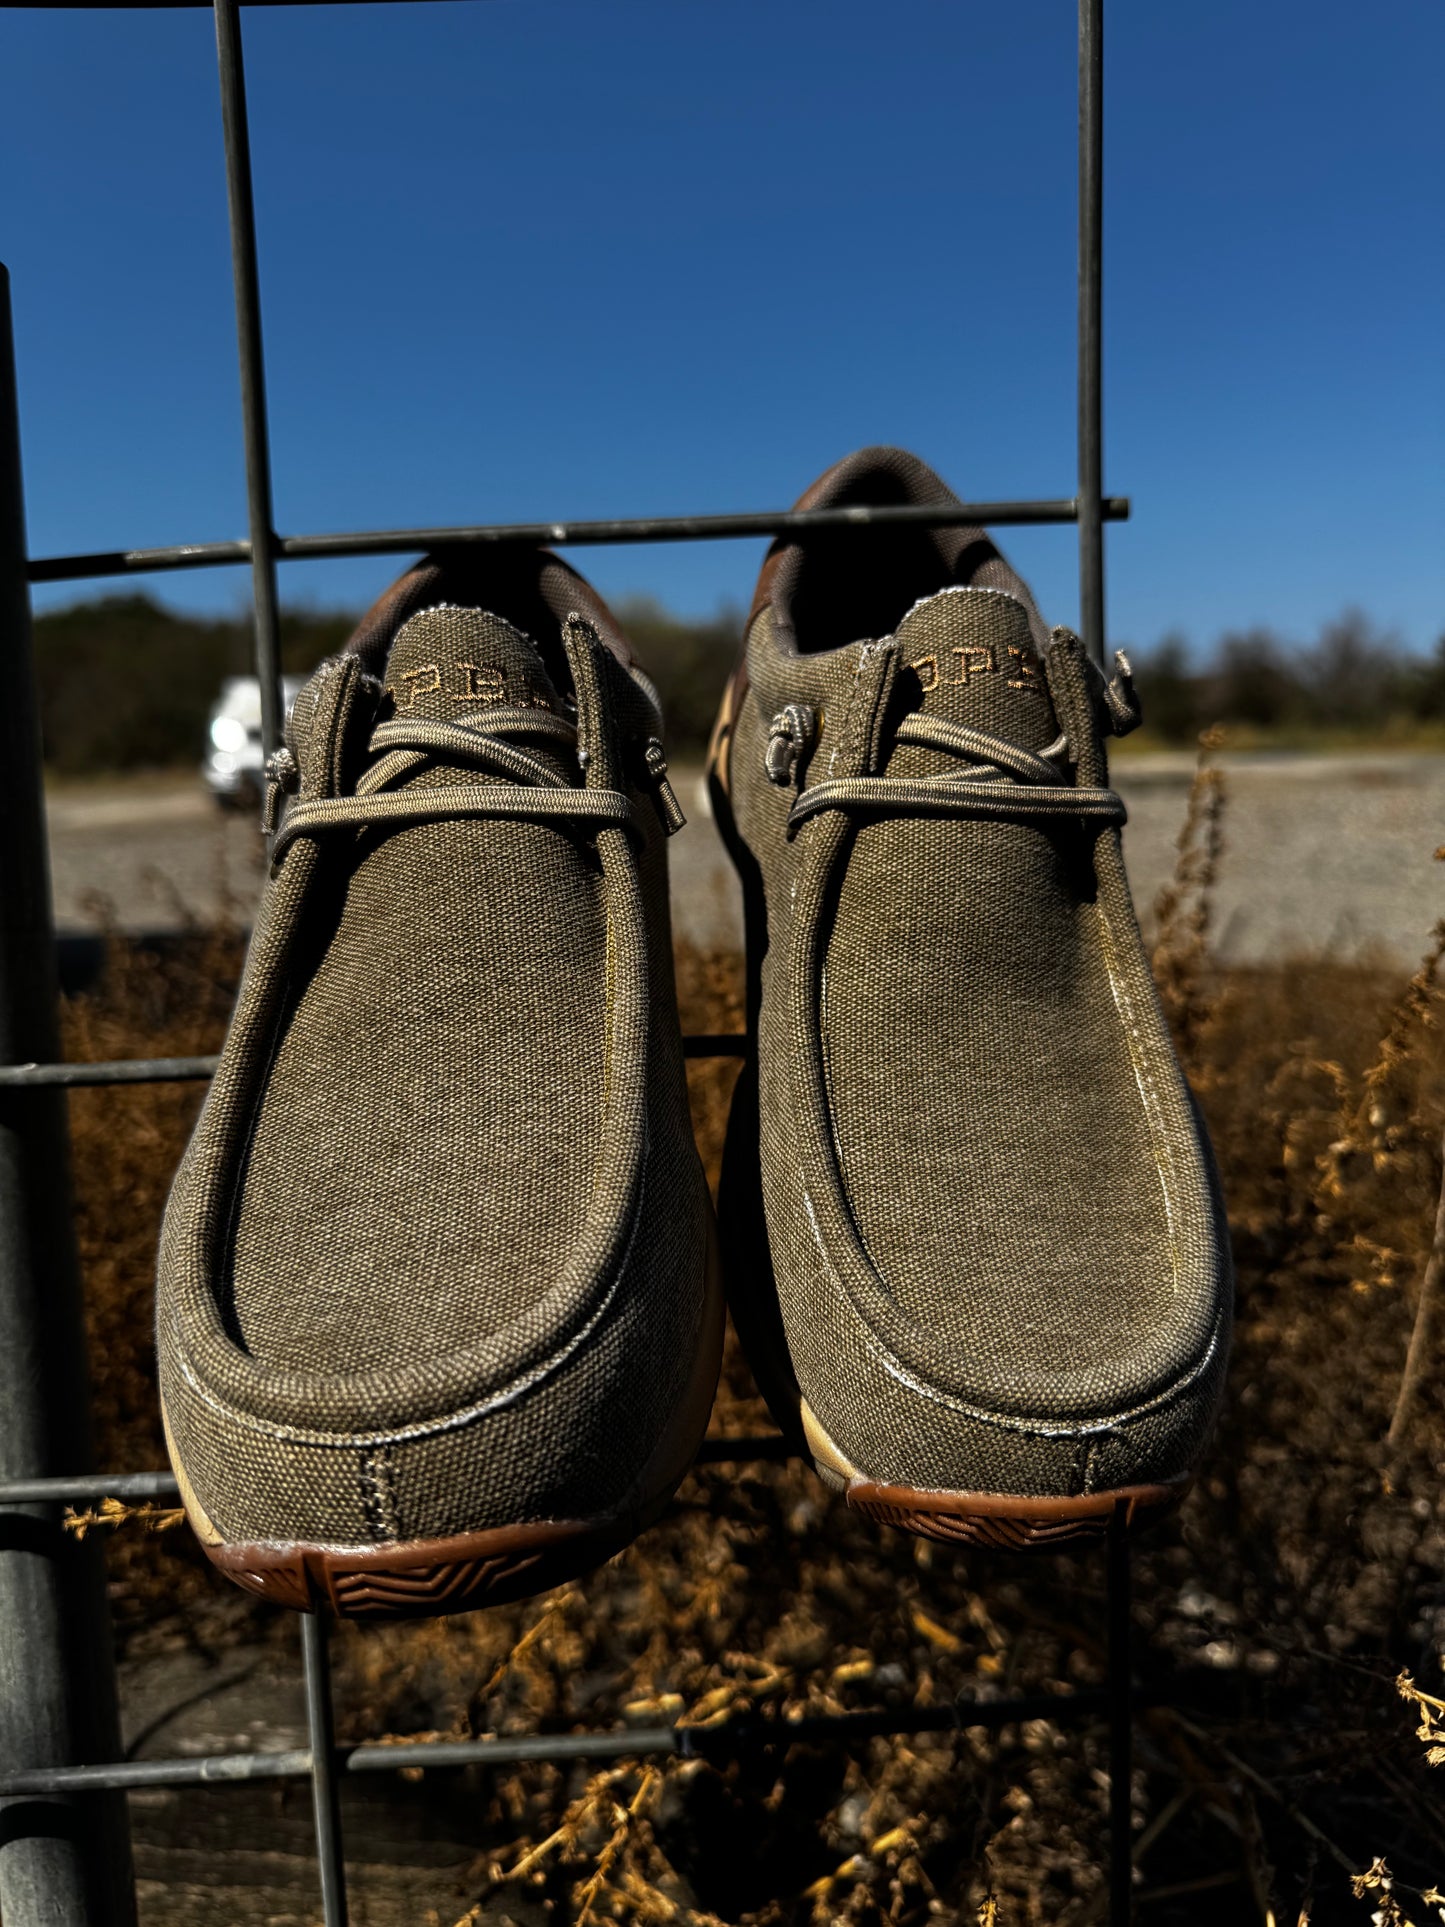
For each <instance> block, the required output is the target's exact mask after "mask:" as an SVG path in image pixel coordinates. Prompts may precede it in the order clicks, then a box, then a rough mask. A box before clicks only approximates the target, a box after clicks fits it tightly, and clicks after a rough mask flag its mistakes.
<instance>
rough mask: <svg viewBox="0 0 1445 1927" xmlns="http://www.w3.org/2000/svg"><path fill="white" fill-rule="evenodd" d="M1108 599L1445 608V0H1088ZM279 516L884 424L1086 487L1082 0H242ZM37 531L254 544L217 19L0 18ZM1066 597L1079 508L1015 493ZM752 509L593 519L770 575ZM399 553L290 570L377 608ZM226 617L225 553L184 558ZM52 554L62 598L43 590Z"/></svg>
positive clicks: (1188, 619) (703, 505)
mask: <svg viewBox="0 0 1445 1927" xmlns="http://www.w3.org/2000/svg"><path fill="white" fill-rule="evenodd" d="M1107 16H1108V30H1107V68H1106V89H1107V99H1106V114H1107V123H1106V125H1107V132H1106V197H1107V198H1106V232H1105V290H1106V292H1105V337H1106V364H1105V406H1106V454H1105V485H1106V487H1107V488H1109V489H1110V490H1112V491H1116V492H1120V493H1128V494H1131V495H1132V496H1133V498H1134V505H1135V510H1134V520H1133V521H1132V523H1130V524H1128V525H1126V526H1123V527H1118V528H1114V529H1112V530H1111V531H1110V533H1109V538H1108V584H1109V627H1110V632H1111V636H1112V638H1113V639H1114V640H1115V641H1116V642H1117V641H1125V640H1127V641H1133V642H1142V643H1148V642H1150V641H1152V640H1153V639H1155V638H1156V637H1157V636H1158V635H1160V634H1161V633H1162V632H1163V631H1165V630H1167V629H1171V628H1178V629H1182V630H1183V631H1184V632H1185V633H1186V634H1187V635H1188V636H1189V637H1191V638H1192V639H1193V640H1194V641H1195V642H1196V643H1200V644H1206V643H1208V642H1209V641H1211V640H1212V639H1213V638H1214V636H1216V635H1217V634H1218V633H1219V632H1220V631H1221V630H1224V629H1226V628H1229V627H1240V626H1244V625H1247V624H1251V623H1254V622H1267V623H1270V624H1273V625H1275V626H1277V627H1278V628H1280V629H1281V630H1282V631H1284V632H1285V633H1286V634H1287V635H1292V636H1295V637H1300V638H1304V637H1308V636H1311V635H1312V634H1313V633H1314V632H1315V631H1316V630H1317V629H1318V627H1319V625H1320V624H1321V623H1322V622H1324V621H1326V620H1327V619H1329V618H1330V617H1331V616H1332V615H1334V614H1336V613H1337V612H1338V611H1340V610H1341V609H1342V608H1343V607H1344V606H1346V605H1348V604H1352V603H1353V604H1358V605H1360V606H1362V607H1364V608H1365V609H1366V610H1368V611H1369V612H1370V613H1371V614H1372V615H1373V616H1374V617H1375V618H1376V619H1377V620H1378V621H1379V622H1381V623H1382V624H1385V625H1388V626H1391V627H1394V628H1396V629H1398V630H1399V632H1400V633H1401V634H1402V635H1403V636H1404V637H1405V638H1406V639H1407V640H1408V641H1409V642H1410V643H1412V644H1414V645H1416V646H1420V647H1424V646H1427V645H1429V644H1430V643H1431V642H1433V640H1434V638H1435V637H1436V636H1437V635H1438V634H1439V633H1440V632H1441V631H1442V629H1445V540H1442V533H1445V357H1442V352H1441V342H1442V319H1441V317H1442V314H1445V192H1442V189H1445V121H1442V117H1441V115H1440V113H1439V92H1438V90H1439V81H1440V75H1441V73H1442V71H1445V8H1441V7H1440V6H1439V5H1438V4H1437V3H1436V0H1376V4H1375V5H1373V6H1372V7H1371V8H1370V9H1369V11H1368V13H1367V14H1366V13H1362V12H1361V10H1360V9H1359V8H1358V7H1355V6H1345V5H1343V4H1337V3H1336V4H1330V3H1322V0H1314V3H1313V4H1309V3H1307V0H1269V4H1268V5H1265V6H1261V5H1259V4H1258V0H1255V3H1254V4H1251V5H1244V4H1241V0H1218V3H1217V4H1215V5H1213V6H1210V7H1207V8H1205V7H1184V6H1177V5H1160V4H1158V0H1109V4H1108V7H1107ZM244 31H245V42H246V55H247V69H248V83H249V88H250V96H251V108H252V122H253V150H254V162H255V170H256V192H257V220H258V228H259V235H260V243H261V262H262V266H261V277H262V304H263V312H264V320H265V327H266V348H267V362H268V376H269V384H270V394H271V404H272V415H273V455H274V464H275V493H276V504H277V519H278V524H279V526H280V527H281V528H282V529H283V530H285V531H288V532H298V533H299V532H308V533H309V532H314V531H318V530H327V529H338V528H348V527H378V526H397V525H407V524H425V523H428V522H431V523H437V522H443V523H445V522H460V521H471V520H531V519H534V518H539V519H540V518H552V517H557V516H567V517H582V516H593V515H610V514H653V513H662V514H666V513H680V512H685V511H689V510H726V509H736V508H748V507H757V508H764V507H773V506H782V505H785V504H786V503H788V502H789V501H791V499H792V498H793V497H794V496H795V495H796V494H797V493H798V492H799V490H800V489H801V488H802V487H803V486H804V485H805V484H806V483H807V482H808V481H809V480H811V478H812V477H813V475H814V474H815V473H816V472H817V471H818V470H819V469H820V468H822V467H824V466H826V465H827V464H828V463H829V462H831V461H832V460H834V459H835V458H836V457H837V456H838V455H840V454H842V453H844V452H845V451H846V450H847V449H849V448H851V447H854V446H857V445H858V444H860V443H862V442H865V441H870V440H890V441H899V442H902V443H904V444H905V445H908V446H911V447H913V448H915V449H916V450H917V451H918V452H919V453H920V454H922V455H924V456H925V457H926V458H927V459H928V460H930V461H932V462H933V463H934V465H935V466H937V467H938V468H940V469H941V470H942V472H943V473H944V475H945V476H946V477H947V478H948V479H949V480H950V481H951V482H952V484H953V485H954V486H955V487H956V488H957V489H959V491H960V492H961V493H964V494H967V495H972V496H974V497H979V498H983V497H990V496H992V497H1002V496H1013V495H1063V494H1070V493H1072V491H1073V485H1074V484H1073V476H1074V439H1073V436H1074V395H1073V379H1074V363H1073V354H1074V332H1073V331H1074V313H1075V299H1074V218H1075V181H1074V155H1075V119H1074V115H1075V106H1074V79H1075V48H1074V12H1073V8H1072V6H1071V5H1070V4H1069V0H1020V3H1019V4H1016V5H1013V6H1008V7H1000V6H986V5H984V4H982V0H890V4H888V5H886V6H881V7H880V6H878V5H876V4H874V5H869V6H865V5H863V4H861V3H860V0H783V3H782V4H779V0H729V4H727V5H721V4H717V3H716V0H713V3H712V4H701V0H667V3H664V0H458V3H455V4H437V5H425V4H422V5H395V4H391V5H378V6H362V7H350V8H348V7H307V6H297V7H277V8H261V9H255V10H251V11H248V12H247V13H246V14H245V16H244ZM0 49H3V57H0V181H3V183H4V194H3V203H0V205H3V215H0V258H3V259H4V260H6V262H7V263H8V265H9V267H10V270H11V273H12V277H13V298H14V306H15V316H16V335H17V354H18V359H19V366H20V380H21V407H22V426H23V433H24V438H25V465H26V485H27V491H28V508H29V519H30V531H31V547H32V549H33V551H34V552H35V553H37V554H49V553H54V552H56V551H60V550H69V549H89V548H106V547H121V546H130V545H136V546H145V545H151V544H158V543H168V542H174V541H180V540H205V539H211V538H219V537H226V536H230V535H234V534H239V533H242V532H243V530H244V521H245V515H244V487H243V477H242V467H241V449H240V428H239V410H238V401H237V380H236V366H235V354H234V347H233V342H232V335H231V329H232V307H231V290H230V283H229V270H228V257H227V244H226V235H225V218H224V214H225V187H224V176H223V169H222V156H221V145H220V131H219V114H218V106H217V89H216V79H215V52H214V40H213V35H212V27H211V21H210V17H209V14H208V13H206V12H205V11H203V10H200V11H195V10H193V11H160V12H153V13H150V12H144V11H135V12H123V13H109V14H107V13H97V12H86V11H48V10H47V11H40V10H29V11H18V12H16V11H7V12H5V13H4V14H0ZM1005 541H1006V546H1007V548H1008V549H1009V551H1010V552H1011V553H1012V554H1013V555H1014V556H1015V557H1016V558H1017V560H1018V561H1019V563H1020V565H1021V566H1022V567H1023V568H1024V569H1025V571H1026V572H1027V573H1028V574H1029V575H1030V576H1031V578H1032V580H1033V582H1034V584H1035V587H1036V589H1037V591H1038V593H1039V596H1040V599H1041V601H1042V603H1043V605H1044V608H1045V612H1046V614H1047V615H1048V616H1049V618H1050V619H1051V620H1054V621H1072V620H1073V619H1074V616H1075V611H1076V608H1077V583H1076V563H1075V555H1074V549H1073V537H1072V531H1070V530H1067V529H1049V530H1030V531H1013V532H1009V534H1008V535H1007V536H1006V538H1005ZM760 546H761V545H759V544H755V543H713V544H706V545H688V546H686V547H666V548H664V547H651V548H645V549H630V550H616V551H610V552H603V551H597V550H588V551H577V552H575V559H576V560H578V561H579V562H580V563H581V565H582V566H583V567H584V569H586V570H587V572H588V573H589V574H591V575H592V576H593V577H594V579H595V580H597V581H598V583H599V584H600V585H601V586H602V587H603V589H604V590H605V591H606V592H607V593H608V594H623V593H626V592H628V591H633V590H640V591H647V592H650V593H653V594H655V595H657V596H659V597H661V598H662V599H663V600H664V601H666V602H669V603H671V604H672V605H674V606H675V607H678V608H680V609H683V610H686V611H689V612H703V611H710V610H712V609H713V608H715V607H716V606H717V605H718V603H719V602H721V601H723V600H727V599H730V600H733V601H743V600H745V599H746V598H747V596H748V594H749V592H750V587H751V581H752V576H753V573H754V571H755V568H756V564H757V559H758V554H759V550H760ZM394 572H395V565H394V564H392V563H390V562H388V561H386V560H381V561H350V562H342V563H328V564H288V565H283V570H282V592H283V595H285V596H287V597H288V598H291V599H301V600H309V601H312V602H316V603H320V604H325V605H336V604H360V603H361V602H363V601H364V600H365V599H366V598H367V597H368V596H369V595H370V594H371V593H372V592H373V591H374V590H376V589H378V588H380V587H381V586H383V585H384V583H385V581H386V580H388V579H389V578H390V576H391V575H392V574H393V573H394ZM151 586H153V587H154V588H155V589H157V590H158V591H159V592H160V593H162V594H163V595H164V596H165V597H167V598H168V599H169V600H171V601H173V602H175V603H177V604H178V605H181V606H185V607H190V608H212V609H214V608H224V609H229V608H232V607H235V606H236V605H237V604H238V603H239V602H240V601H241V599H242V598H243V597H244V595H245V590H246V577H245V573H244V571H235V570H225V571H208V572H206V573H204V574H202V573H196V574H190V575H185V576H177V575H172V576H169V577H167V578H164V579H161V578H157V579H155V580H154V581H153V583H152V585H151ZM76 593H77V591H76V589H75V588H74V587H73V586H69V585H67V586H65V587H63V588H57V589H51V590H46V591H41V592H38V593H37V602H38V603H40V604H42V605H44V606H48V605H50V604H52V603H54V602H56V601H59V600H68V599H72V598H73V597H74V596H75V594H76Z"/></svg>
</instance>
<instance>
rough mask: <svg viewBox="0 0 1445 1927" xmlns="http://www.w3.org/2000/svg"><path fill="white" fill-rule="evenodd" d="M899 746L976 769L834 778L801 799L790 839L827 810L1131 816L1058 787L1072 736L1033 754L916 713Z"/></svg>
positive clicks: (1103, 794) (1102, 799)
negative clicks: (965, 762) (957, 760)
mask: <svg viewBox="0 0 1445 1927" xmlns="http://www.w3.org/2000/svg"><path fill="white" fill-rule="evenodd" d="M894 741H895V742H897V743H916V744H918V745H919V747H920V748H923V749H932V750H938V751H939V752H940V753H941V754H943V755H946V756H959V757H965V758H967V759H968V762H969V764H970V767H969V768H967V769H962V770H947V771H945V772H944V773H943V774H942V775H940V776H903V777H900V776H838V777H829V778H827V779H826V780H825V781H823V782H821V783H814V784H812V785H811V786H810V787H809V788H808V789H805V790H803V791H802V793H801V794H800V795H799V797H798V799H797V801H796V802H795V803H794V804H793V807H792V810H791V811H790V812H789V815H788V835H789V837H792V836H795V835H796V834H797V831H798V829H799V826H800V825H801V824H803V823H805V822H806V821H807V820H808V818H809V817H810V816H817V815H819V814H821V813H822V812H823V811H824V810H847V811H862V812H868V813H872V814H882V815H890V816H982V817H998V816H1016V817H1030V816H1089V817H1096V818H1098V819H1100V820H1101V821H1103V822H1106V823H1122V822H1124V820H1125V818H1126V817H1127V815H1128V812H1127V811H1126V809H1125V808H1124V799H1123V798H1122V797H1121V796H1120V795H1119V794H1118V793H1117V792H1116V791H1114V790H1104V789H1076V788H1075V787H1074V786H1073V785H1072V784H1067V783H1061V782H1060V781H1059V771H1058V769H1057V768H1056V767H1055V762H1056V759H1057V758H1058V757H1060V756H1063V755H1064V754H1066V752H1067V750H1068V747H1069V744H1068V738H1067V736H1060V737H1058V739H1057V740H1056V741H1054V742H1052V743H1050V744H1049V746H1048V748H1047V749H1044V750H1041V751H1039V752H1037V753H1035V752H1034V751H1033V750H1029V749H1020V748H1019V746H1018V745H1017V744H1016V743H1009V742H1005V741H1004V739H1003V738H1002V737H1000V736H993V735H990V734H989V733H988V732H987V731H985V730H982V729H971V728H969V727H968V725H967V724H965V723H951V722H948V721H946V720H945V719H944V718H942V717H931V716H920V715H916V714H915V715H912V716H905V717H904V719H903V721H902V722H901V723H899V725H898V728H897V730H896V731H895V732H894Z"/></svg>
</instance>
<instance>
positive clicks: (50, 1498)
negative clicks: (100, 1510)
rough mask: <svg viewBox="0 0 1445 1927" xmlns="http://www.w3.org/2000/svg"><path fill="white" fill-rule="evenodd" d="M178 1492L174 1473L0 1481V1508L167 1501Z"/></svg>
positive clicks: (95, 1474)
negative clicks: (147, 1500)
mask: <svg viewBox="0 0 1445 1927" xmlns="http://www.w3.org/2000/svg"><path fill="white" fill-rule="evenodd" d="M180 1496H181V1489H180V1487H179V1486H178V1485H177V1484H176V1475H175V1474H174V1472H86V1473H80V1474H76V1475H75V1476H74V1477H71V1478H65V1479H0V1505H52V1504H53V1505H93V1504H94V1503H95V1502H96V1501H97V1500H99V1499H125V1500H127V1501H133V1500H145V1499H169V1500H170V1501H171V1502H172V1504H175V1503H178V1502H179V1500H180Z"/></svg>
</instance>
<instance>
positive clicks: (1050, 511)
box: [28, 495, 1129, 582]
mask: <svg viewBox="0 0 1445 1927" xmlns="http://www.w3.org/2000/svg"><path fill="white" fill-rule="evenodd" d="M1103 512H1104V520H1105V521H1106V522H1124V521H1127V520H1128V518H1129V499H1128V497H1127V496H1124V495H1111V496H1108V497H1107V498H1106V499H1105V501H1104V505H1103ZM1078 519H1079V505H1078V502H1077V500H1076V499H1075V498H1074V497H1073V496H1067V497H1059V498H1056V499H1052V500H1048V501H1017V502H962V503H957V504H955V505H954V506H953V507H951V508H945V507H939V506H936V505H933V504H926V503H923V504H920V503H912V502H907V503H895V504H891V505H888V506H886V507H881V508H863V507H858V508H830V509H776V510H766V511H764V512H762V513H760V514H756V515H751V514H749V515H655V516H650V517H643V518H640V519H639V518H636V517H633V518H631V519H624V520H619V521H610V522H498V523H482V524H479V525H477V526H474V527H463V528H438V529H372V530H369V531H361V532H356V533H347V534H339V535H282V536H278V537H277V538H276V554H277V555H278V556H279V557H281V558H282V559H283V560H286V561H293V562H295V561H317V560H322V559H325V558H327V557H330V556H342V555H410V554H413V553H417V552H420V551H421V550H424V549H438V548H458V547H477V548H484V547H493V546H495V547H507V546H510V545H517V546H521V547H526V548H535V547H536V545H537V544H538V543H539V542H546V543H550V544H551V545H552V546H553V547H556V548H566V547H569V546H570V547H579V548H586V547H594V546H596V545H598V544H603V543H614V542H617V543H621V542H717V541H728V540H731V539H734V538H740V537H744V536H758V535H807V534H809V533H810V532H812V531H815V530H826V529H865V528H899V527H904V528H956V527H958V526H959V524H961V523H965V522H971V523H979V524H986V525H991V526H993V527H1008V526H1010V525H1012V526H1022V525H1025V524H1048V523H1057V522H1077V521H1078ZM250 560H251V544H250V543H249V542H240V541H237V542H184V543H178V544H176V545H174V546H172V547H170V548H163V549H109V550H97V551H95V552H93V553H91V554H89V555H51V556H39V557H35V558H33V559H32V560H31V562H30V563H29V565H28V568H29V574H30V580H31V581H32V582H79V581H84V580H87V579H90V578H94V577H98V576H110V575H140V574H151V573H154V572H155V571H158V570H162V569H212V568H219V567H224V566H226V565H228V564H234V563H241V562H249V561H250Z"/></svg>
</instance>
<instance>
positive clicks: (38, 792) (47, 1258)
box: [0, 267, 135, 1927]
mask: <svg viewBox="0 0 1445 1927" xmlns="http://www.w3.org/2000/svg"><path fill="white" fill-rule="evenodd" d="M0 663H3V676H4V687H5V697H4V701H3V702H0V825H3V826H4V829H3V834H0V1063H10V1064H13V1063H23V1062H27V1061H30V1060H40V1061H45V1060H48V1059H51V1058H53V1057H54V1056H55V1055H56V1048H57V1026H56V1014H55V932H54V928H53V926H52V923H51V915H50V879H49V873H48V865H47V861H46V848H45V803H44V796H43V792H42V789H41V776H40V728H39V709H38V701H37V695H36V686H35V665H34V660H33V656H32V650H31V631H30V595H29V590H28V588H27V586H26V571H25V507H24V497H23V492H22V487H21V474H20V425H19V411H18V408H17V404H16V393H15V357H14V343H13V339H12V335H11V328H10V279H9V276H8V274H7V273H6V271H5V269H4V268H3V267H0ZM88 1398H89V1394H88V1388H87V1375H86V1369H85V1341H84V1334H83V1327H82V1322H81V1311H80V1283H79V1278H78V1276H77V1272H76V1263H75V1243H74V1235H73V1231H72V1226H71V1217H70V1183H69V1169H68V1162H67V1145H66V1128H65V1110H64V1098H63V1097H62V1096H61V1094H60V1092H58V1091H56V1092H49V1091H46V1092H14V1093H11V1094H8V1095H6V1094H0V1479H33V1478H46V1477H55V1476H59V1475H61V1474H63V1473H67V1472H82V1471H85V1470H87V1469H88V1466H89V1460H88V1458H87V1456H86V1454H87V1451H88V1447H89V1429H90V1428H89V1422H88V1419H89V1413H88ZM119 1750H120V1749H119V1744H118V1733H117V1720H116V1700H115V1673H114V1668H113V1665H112V1661H111V1650H110V1628H109V1623H108V1618H107V1611H106V1601H105V1578H104V1568H103V1565H102V1558H101V1552H100V1548H99V1546H98V1545H97V1544H96V1543H95V1542H94V1541H91V1542H89V1543H86V1544H83V1545H78V1544H77V1543H76V1542H75V1540H74V1539H73V1537H72V1536H71V1535H69V1534H67V1533H66V1532H65V1531H64V1529H63V1528H62V1526H61V1523H60V1508H59V1507H58V1506H54V1505H49V1506H46V1505H31V1506H16V1507H6V1508H5V1510H4V1511H3V1512H0V1759H3V1760H4V1762H5V1765H6V1766H7V1767H12V1768H17V1767H39V1766H59V1765H83V1764H85V1763H86V1762H87V1761H97V1760H112V1759H115V1758H116V1757H117V1755H118V1753H119ZM0 1917H3V1919H4V1921H5V1927H41V1923H45V1927H53V1924H54V1923H59V1922H64V1923H65V1924H66V1927H72V1923H74V1924H75V1927H99V1924H100V1923H103V1924H104V1927H111V1923H115V1922H128V1921H132V1920H134V1918H135V1906H134V1895H133V1891H132V1882H131V1871H130V1844H129V1839H128V1835H127V1831H126V1814H125V1803H124V1796H123V1795H122V1794H118V1793H108V1794H104V1795H102V1796H101V1797H100V1798H99V1799H98V1800H97V1801H96V1802H95V1803H94V1804H93V1805H92V1804H89V1803H74V1802H71V1801H67V1800H64V1799H56V1798H25V1799H14V1800H8V1801H3V1802H0Z"/></svg>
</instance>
